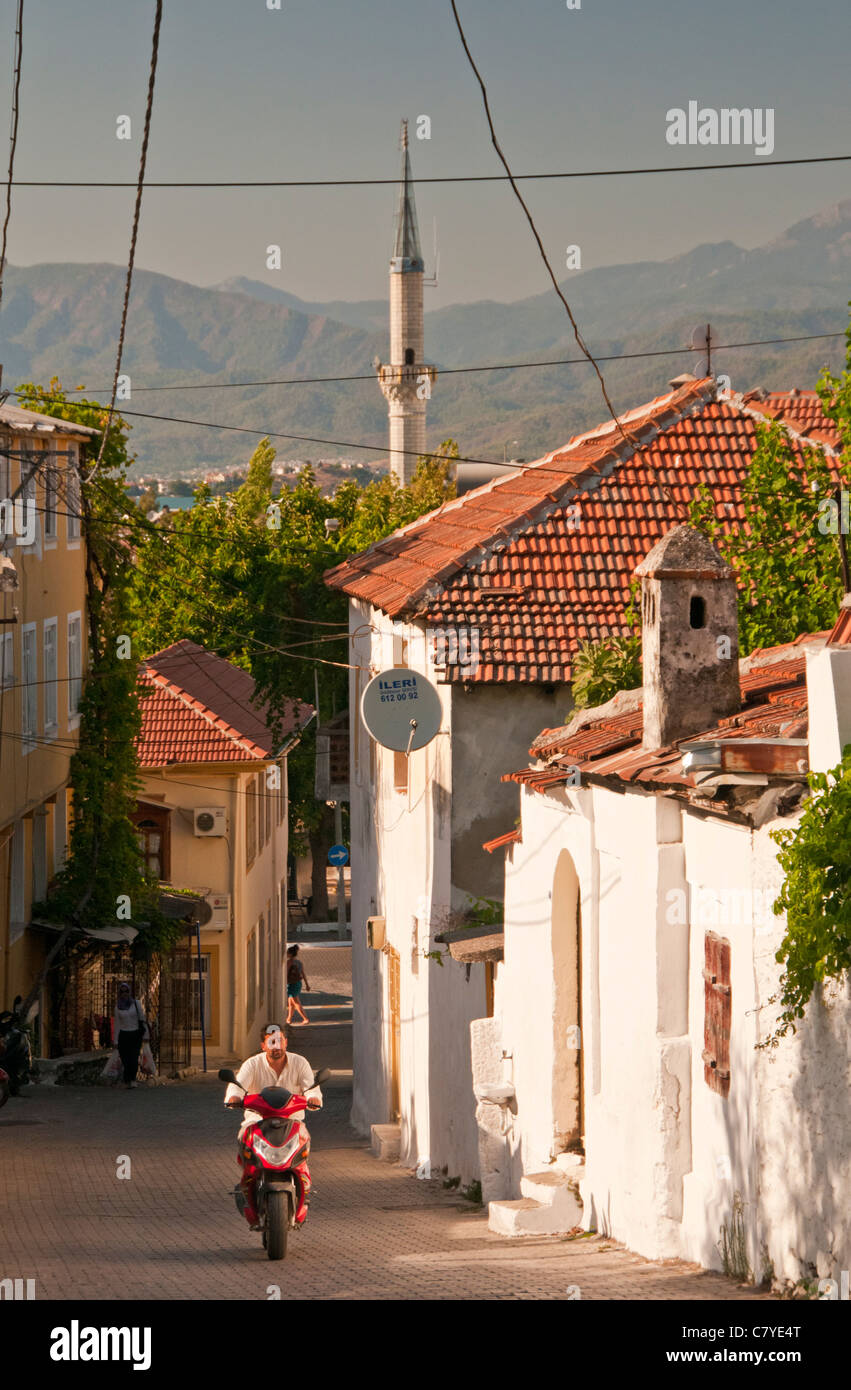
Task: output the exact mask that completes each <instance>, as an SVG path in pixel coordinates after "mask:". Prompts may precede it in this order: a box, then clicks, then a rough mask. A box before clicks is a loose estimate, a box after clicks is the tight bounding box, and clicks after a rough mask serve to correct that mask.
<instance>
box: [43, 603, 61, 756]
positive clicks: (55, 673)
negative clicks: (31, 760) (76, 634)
mask: <svg viewBox="0 0 851 1390" xmlns="http://www.w3.org/2000/svg"><path fill="white" fill-rule="evenodd" d="M51 632H52V633H53V670H52V671H51V670H50V669H49V663H48V659H47V655H48V634H49V633H51ZM41 651H42V675H43V679H44V685H43V687H42V688H43V690H44V733H45V737H46V738H55V737H56V735H57V734H58V732H59V623H58V621H57V619H56V618H45V620H44V631H43V634H42V643H41ZM51 706H52V709H51ZM51 714H52V715H53V718H52V719H51V718H50V717H49V716H50V715H51Z"/></svg>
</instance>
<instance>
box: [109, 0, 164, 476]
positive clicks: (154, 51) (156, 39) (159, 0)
mask: <svg viewBox="0 0 851 1390" xmlns="http://www.w3.org/2000/svg"><path fill="white" fill-rule="evenodd" d="M162 17H163V0H156V13H155V15H154V35H153V40H152V42H151V66H150V70H149V72H148V101H147V105H146V107H145V129H144V134H143V135H142V152H141V155H140V157H139V177H138V179H137V181H136V202H135V204H134V207H133V228H132V231H131V233H130V254H129V256H128V258H127V276H126V279H125V282H124V304H123V306H122V309H121V328H120V329H119V333H118V351H117V352H116V355H115V371H114V373H113V377H112V395H111V396H110V401H109V413H108V415H107V417H106V424H105V425H104V428H103V433H102V434H101V438H100V448H99V449H98V456H97V459H96V460H95V465H94V468H93V469H92V473H93V474H94V473H97V471H98V469H99V468H100V465H101V462H102V460H103V455H104V450H105V449H106V444H107V440H108V438H109V431H110V428H111V426H112V417H113V414H114V413H115V397H116V394H117V392H118V377H119V375H120V373H121V358H122V356H123V354H124V334H125V331H126V329H127V310H128V308H129V305H130V287H131V285H132V283H133V266H134V264H135V261H136V242H137V240H138V236H139V218H140V216H141V213H142V190H143V188H144V186H145V164H146V163H147V159H148V139H149V136H150V133H151V114H152V112H153V108H154V81H155V79H156V75H157V56H158V54H159V47H160V26H161V24H162Z"/></svg>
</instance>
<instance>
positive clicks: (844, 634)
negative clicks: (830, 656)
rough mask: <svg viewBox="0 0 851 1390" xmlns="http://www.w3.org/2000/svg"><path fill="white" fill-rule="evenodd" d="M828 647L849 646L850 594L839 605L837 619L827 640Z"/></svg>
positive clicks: (850, 636) (850, 628)
mask: <svg viewBox="0 0 851 1390" xmlns="http://www.w3.org/2000/svg"><path fill="white" fill-rule="evenodd" d="M828 645H829V646H831V647H847V646H849V645H851V594H846V595H845V597H844V599H843V600H842V602H841V604H840V605H839V617H838V618H837V619H836V622H835V623H834V626H833V631H832V632H831V634H830V637H829V638H828Z"/></svg>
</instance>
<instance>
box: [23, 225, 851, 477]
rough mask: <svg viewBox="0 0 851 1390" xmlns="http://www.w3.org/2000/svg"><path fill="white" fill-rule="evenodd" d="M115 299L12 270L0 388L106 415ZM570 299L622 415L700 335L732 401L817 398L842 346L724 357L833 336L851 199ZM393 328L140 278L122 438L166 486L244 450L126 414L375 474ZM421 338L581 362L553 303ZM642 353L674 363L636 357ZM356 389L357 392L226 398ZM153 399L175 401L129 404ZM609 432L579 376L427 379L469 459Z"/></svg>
mask: <svg viewBox="0 0 851 1390" xmlns="http://www.w3.org/2000/svg"><path fill="white" fill-rule="evenodd" d="M532 254H534V248H530V255H532ZM123 282H124V271H123V268H122V267H119V266H113V265H78V264H49V265H35V266H29V267H14V266H9V267H8V268H7V271H6V281H5V290H4V300H3V308H2V313H0V343H2V349H0V360H2V362H3V385H4V387H6V388H7V389H8V388H10V387H11V388H14V387H15V386H17V385H18V384H19V383H21V382H23V381H33V380H34V381H37V382H41V383H46V382H47V381H48V380H49V379H50V378H51V377H52V376H58V377H59V378H60V379H61V381H62V383H63V385H64V386H65V387H77V386H80V385H84V386H85V387H86V388H87V391H88V392H90V393H92V394H97V395H99V396H100V398H101V399H106V398H107V397H108V391H109V387H110V384H111V378H112V371H113V367H114V353H115V347H116V342H117V335H118V328H119V319H120V311H121V302H122V295H123ZM562 289H563V291H564V293H565V294H566V296H567V298H568V300H569V302H570V304H571V307H572V309H573V312H574V314H575V316H576V319H577V321H578V323H579V325H580V328H581V330H582V334H583V337H584V339H585V342H586V343H587V344H588V345H589V347H590V348H591V350H592V351H593V352H594V354H595V355H598V356H601V357H610V356H617V357H619V358H622V359H623V360H620V361H617V362H611V361H610V362H603V363H602V364H601V365H602V369H603V372H604V375H605V377H606V383H607V387H608V389H609V392H610V394H611V396H612V399H613V400H614V402H615V404H616V406H617V407H618V408H619V409H627V408H629V407H630V406H632V405H635V404H638V403H639V402H641V401H643V400H646V399H648V398H649V397H651V396H654V395H659V394H660V393H661V392H663V391H664V390H665V389H666V386H667V383H668V381H669V379H670V378H671V377H674V376H676V375H678V374H679V373H681V372H683V371H695V370H697V369H698V367H699V366H700V365H701V361H702V359H701V356H700V355H699V354H697V353H695V352H694V351H689V346H688V345H689V344H690V343H691V342H692V338H693V333H694V330H695V328H696V327H697V326H698V325H705V324H706V323H707V322H708V323H711V325H712V339H713V342H714V343H715V344H717V345H719V346H716V348H715V351H714V353H713V359H712V368H713V370H714V371H715V372H724V373H727V374H728V375H729V376H730V377H731V380H732V384H733V387H734V389H737V390H744V389H749V388H751V387H754V386H766V387H774V388H782V387H791V386H800V387H810V386H812V385H814V384H815V381H816V378H817V376H818V372H819V369H820V368H821V366H822V365H824V364H828V365H830V366H831V367H832V368H833V369H834V370H836V369H837V368H839V367H840V366H841V365H842V363H843V361H844V342H843V339H842V337H836V338H832V339H824V340H821V341H814V342H798V343H789V344H785V345H780V344H777V345H766V346H758V347H748V348H745V347H739V348H725V347H724V346H723V344H729V343H744V342H751V341H752V340H754V339H760V340H764V339H776V338H790V337H802V336H803V335H807V334H818V333H825V334H827V333H838V334H841V333H843V332H844V329H845V326H846V322H847V308H846V306H847V301H848V299H849V298H851V294H849V290H851V201H846V202H841V203H837V204H835V205H834V206H832V207H830V208H827V209H825V210H824V211H822V212H820V213H817V214H816V215H815V216H812V217H809V218H807V219H805V220H803V221H801V222H798V223H796V224H795V225H794V226H792V227H790V228H789V229H788V230H787V231H785V232H784V233H783V234H782V235H781V236H779V237H777V238H775V239H774V240H773V241H771V242H769V243H767V244H766V245H764V246H760V247H757V248H755V249H753V250H744V249H742V248H741V247H739V246H737V245H735V243H733V242H720V243H716V244H707V245H702V246H698V247H695V248H694V250H692V251H690V252H688V253H686V254H685V255H682V256H677V257H675V258H673V259H671V260H667V261H658V262H657V261H644V262H637V263H629V264H624V265H614V266H603V267H600V268H599V269H592V270H586V271H581V272H576V273H574V274H572V275H571V276H570V277H569V278H568V279H567V280H566V281H565V282H564V283H563V285H562ZM386 324H387V304H386V302H384V301H381V300H365V301H354V302H346V301H341V300H335V301H332V302H329V303H311V302H307V301H304V300H301V299H299V298H298V297H297V296H295V295H293V294H290V293H287V292H285V291H282V290H277V289H275V288H274V287H272V286H269V285H267V284H265V283H262V282H258V281H251V280H246V279H234V280H229V281H226V282H225V283H224V284H221V285H215V286H207V287H203V286H198V285H191V284H188V283H186V282H184V281H181V280H176V279H172V278H170V277H168V276H165V275H160V274H156V273H154V272H152V271H145V270H137V271H136V273H135V275H134V282H133V292H132V296H131V301H130V312H129V318H128V328H127V339H126V347H125V355H124V361H123V371H125V372H127V373H128V374H129V375H130V378H131V383H132V398H131V400H130V401H127V402H124V403H122V404H121V407H120V408H121V409H122V410H123V411H124V412H125V413H126V414H127V415H128V418H130V419H131V421H132V424H133V434H132V441H133V447H134V449H135V451H136V454H137V457H138V461H139V466H140V469H143V470H144V471H146V472H148V473H154V474H156V475H158V476H161V477H165V478H171V477H178V476H180V475H181V473H183V472H184V471H186V470H187V469H189V468H197V467H198V466H199V465H201V464H205V463H206V464H210V465H215V466H217V467H233V466H239V465H240V464H241V463H244V462H245V460H246V459H247V458H248V455H249V454H250V452H251V449H252V448H253V437H252V435H251V434H244V435H240V434H238V433H231V432H230V431H227V430H223V429H220V428H202V427H198V426H194V425H189V424H184V423H178V422H177V421H175V420H170V421H169V420H163V421H154V420H151V419H147V418H143V417H135V416H134V415H132V414H131V412H133V411H139V412H145V413H153V414H156V415H159V416H171V417H183V418H184V419H186V418H188V419H191V420H204V421H210V422H214V423H215V424H216V425H232V426H239V427H241V428H243V429H247V430H251V429H256V430H260V431H264V432H266V431H268V432H270V433H272V434H273V435H274V434H275V433H279V434H281V435H288V436H311V437H312V438H313V439H314V440H336V441H340V443H338V444H333V443H323V442H310V441H308V440H305V439H297V438H290V439H286V438H280V439H276V440H275V441H274V442H275V443H276V446H277V448H278V454H279V457H280V458H282V459H287V458H291V459H304V458H313V459H318V458H332V457H335V456H339V457H342V458H350V459H351V458H358V459H359V460H362V461H367V460H370V459H373V460H376V461H377V462H379V463H383V461H384V458H385V456H384V454H383V451H384V450H385V449H386V441H387V416H386V407H385V404H384V401H383V399H382V397H381V394H380V392H379V390H378V387H377V385H376V383H375V380H374V378H373V375H372V362H373V359H374V358H375V357H376V356H379V357H383V356H384V355H385V354H386V352H387V346H388V332H387V328H386ZM425 333H426V356H427V358H428V359H429V360H430V361H432V362H434V363H436V364H437V366H438V368H439V369H440V368H443V369H446V370H448V369H450V368H458V367H465V366H478V365H479V364H491V363H507V362H520V363H531V362H536V361H539V360H540V359H541V358H544V359H546V358H576V357H580V355H581V354H580V352H579V349H578V347H577V344H576V342H575V339H574V336H573V331H572V329H571V326H570V323H569V321H568V319H567V315H566V314H565V312H564V308H563V306H562V305H561V304H560V302H559V301H558V299H557V298H556V296H555V295H554V294H553V293H552V292H551V291H548V292H546V293H543V294H540V295H535V296H532V297H531V298H526V299H522V300H517V301H515V302H512V303H499V302H497V301H490V300H484V301H477V302H474V303H469V304H455V305H450V306H448V307H446V308H443V309H436V310H433V311H431V312H428V313H427V314H426V328H425ZM654 352H655V353H660V354H662V353H665V352H670V353H671V355H669V356H665V355H660V356H657V357H653V356H650V357H631V356H630V354H634V353H654ZM349 375H364V376H365V377H366V378H367V379H366V380H363V381H350V382H340V383H334V384H308V385H301V384H299V385H294V386H256V385H255V386H252V385H247V386H240V387H238V388H235V389H231V388H227V387H224V386H222V385H221V383H224V382H231V381H234V382H257V381H268V380H275V379H278V378H290V377H297V378H306V377H324V376H349ZM146 387H147V388H150V387H162V388H167V389H162V390H156V391H150V392H148V391H144V390H142V389H141V388H146ZM189 387H192V388H201V389H187V388H189ZM606 414H607V412H606V408H605V405H604V403H603V401H602V398H601V395H600V387H599V383H598V381H597V379H596V376H595V374H594V372H593V369H592V368H591V367H590V366H589V365H588V364H587V363H585V362H582V363H580V364H578V365H573V366H552V367H551V366H547V367H535V368H531V369H528V370H510V369H507V368H503V369H499V368H498V367H495V368H494V369H493V370H489V371H486V372H471V373H458V374H454V375H443V376H440V375H439V376H438V381H437V385H436V386H435V388H434V395H433V397H432V399H431V401H430V402H429V415H428V421H429V443H430V444H432V445H436V444H437V443H438V442H439V441H440V440H441V439H443V438H445V437H446V436H452V437H453V438H455V439H456V440H457V441H458V443H459V445H460V448H461V453H462V454H468V455H471V456H474V457H477V458H494V459H502V458H503V457H504V456H506V455H507V456H508V457H512V456H516V457H520V458H525V459H531V458H535V457H538V456H539V455H540V454H542V453H545V452H546V451H548V450H550V449H553V448H555V447H557V446H558V445H559V444H562V443H564V442H565V441H566V440H567V439H568V438H569V437H570V435H572V434H575V433H577V432H579V431H581V430H584V429H587V428H590V427H591V426H593V425H594V424H596V423H598V422H599V421H601V420H603V419H605V418H606ZM254 438H256V436H255V437H254ZM359 443H361V444H370V445H373V446H375V452H374V453H372V454H369V453H362V452H361V451H359V450H357V449H356V448H355V447H354V446H355V445H356V444H359Z"/></svg>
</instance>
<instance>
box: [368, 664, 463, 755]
mask: <svg viewBox="0 0 851 1390" xmlns="http://www.w3.org/2000/svg"><path fill="white" fill-rule="evenodd" d="M360 714H361V719H362V720H363V722H364V724H365V725H366V727H367V729H368V730H369V732H370V734H371V735H372V737H373V738H374V739H375V740H376V742H377V743H380V744H382V745H383V747H384V748H392V749H393V750H394V751H395V752H397V753H413V752H414V751H415V749H417V748H425V746H426V744H427V743H431V741H432V739H433V738H434V736H435V734H436V733H437V731H438V729H439V728H440V724H441V720H442V719H443V706H442V705H441V703H440V696H439V695H438V693H437V688H436V687H435V686H434V685H432V683H431V681H430V680H427V679H426V677H425V676H421V675H420V673H419V671H411V670H409V669H408V667H407V666H391V667H390V668H389V670H387V671H379V673H378V675H377V676H373V678H372V680H371V681H370V682H369V685H368V686H367V687H366V690H365V691H364V692H363V695H362V696H361V702H360Z"/></svg>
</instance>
